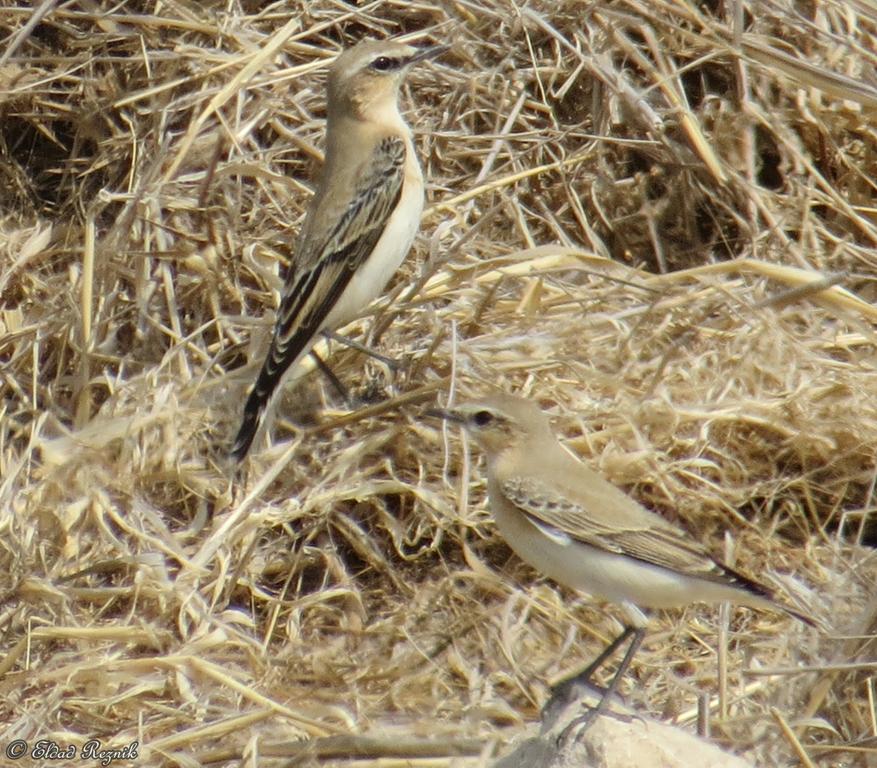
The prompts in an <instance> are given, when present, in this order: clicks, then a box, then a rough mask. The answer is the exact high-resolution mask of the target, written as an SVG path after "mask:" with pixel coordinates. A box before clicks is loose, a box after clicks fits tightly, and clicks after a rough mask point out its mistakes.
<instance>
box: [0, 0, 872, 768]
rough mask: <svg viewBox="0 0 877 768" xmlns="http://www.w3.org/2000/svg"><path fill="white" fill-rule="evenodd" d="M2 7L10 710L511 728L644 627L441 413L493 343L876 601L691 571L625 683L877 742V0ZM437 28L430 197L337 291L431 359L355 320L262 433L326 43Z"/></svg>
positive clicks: (247, 754)
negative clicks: (710, 605) (359, 287)
mask: <svg viewBox="0 0 877 768" xmlns="http://www.w3.org/2000/svg"><path fill="white" fill-rule="evenodd" d="M242 8H243V9H242ZM0 30H2V32H0V35H2V38H3V42H2V49H0V210H2V218H0V362H2V365H0V387H2V395H3V397H2V402H0V475H2V477H0V574H2V575H0V588H2V594H3V601H2V604H0V627H2V654H3V656H2V659H0V686H2V694H0V702H2V703H0V734H2V737H0V738H2V740H3V741H4V743H8V742H9V741H10V740H11V739H14V738H21V739H25V740H29V741H35V740H36V739H38V738H44V739H54V740H55V741H57V742H59V743H60V744H66V743H71V744H74V745H80V746H81V745H82V744H83V743H84V742H85V741H87V740H88V739H90V738H97V739H100V740H101V741H102V742H104V744H105V745H106V746H121V745H124V744H127V743H129V742H131V741H135V740H136V741H138V742H139V743H140V745H141V756H142V757H141V760H142V761H144V762H143V764H149V765H158V764H162V765H169V764H173V765H183V766H189V765H238V764H246V765H256V764H258V765H260V766H275V765H277V766H280V765H289V764H291V762H290V761H299V762H295V763H294V764H321V765H353V764H366V763H368V764H375V761H377V760H383V762H381V763H380V764H382V765H402V764H404V765H430V766H434V765H452V764H453V765H480V764H484V760H485V759H486V758H485V757H484V755H487V754H489V752H490V748H491V747H490V744H491V741H492V740H497V742H498V743H499V744H502V743H503V742H506V741H508V740H509V739H511V738H513V737H514V736H515V735H516V734H517V733H518V732H519V731H520V729H521V728H522V727H523V726H524V725H525V724H527V723H530V722H532V721H534V720H535V719H536V717H537V715H538V710H539V707H540V706H541V704H542V703H543V702H544V700H545V697H546V691H547V686H548V685H549V684H550V683H551V682H552V681H555V680H557V679H558V678H559V677H560V676H562V675H563V674H564V673H565V672H568V671H569V670H571V669H573V668H575V667H577V666H578V665H580V664H582V663H583V662H584V661H585V660H587V659H588V658H589V657H591V656H592V655H593V654H594V653H595V652H596V651H597V650H598V649H599V647H600V645H601V644H602V643H603V642H605V640H606V638H607V637H609V636H611V635H612V634H613V633H614V632H615V629H616V626H617V622H616V620H615V618H613V614H612V612H611V610H606V609H605V608H604V607H603V606H601V605H598V604H595V603H594V602H593V601H591V600H589V599H587V598H585V597H583V596H579V595H573V594H568V593H565V592H563V591H562V590H560V589H558V588H556V587H555V586H553V585H551V584H550V583H547V582H545V581H544V580H542V579H540V578H539V576H538V574H535V573H533V572H531V571H530V570H528V569H527V568H526V567H524V566H523V565H521V564H520V563H519V562H518V561H517V560H515V559H514V558H512V557H511V556H510V552H509V550H508V548H507V547H506V545H505V544H504V543H503V542H501V541H500V540H498V538H497V536H496V534H495V532H494V529H493V526H492V524H491V522H490V519H489V517H488V515H487V513H486V511H485V507H484V488H483V486H482V485H480V484H479V483H478V482H476V480H475V478H477V477H480V476H481V473H476V472H474V471H471V470H472V469H473V467H472V462H474V461H477V458H474V457H473V458H468V457H467V456H466V455H464V453H463V447H462V445H461V443H460V442H459V440H458V438H457V435H456V434H455V433H454V432H453V431H451V432H449V433H443V432H442V431H441V426H440V425H437V424H433V423H430V422H426V421H423V420H422V419H420V418H419V413H420V411H421V410H422V408H423V407H424V406H425V405H427V404H434V403H435V401H436V399H437V398H438V399H440V400H442V401H444V400H446V399H447V398H448V397H449V396H451V395H452V396H453V397H456V398H464V397H467V396H470V395H472V394H475V393H480V392H483V391H484V390H485V389H487V388H489V387H491V386H500V387H502V388H504V389H507V390H511V391H519V392H523V393H526V394H530V395H532V396H534V397H537V398H538V399H539V400H540V402H542V404H543V405H544V406H545V407H546V408H548V409H549V410H550V411H551V413H552V414H554V416H555V417H556V426H557V428H558V429H559V430H560V431H561V433H562V434H563V435H564V438H565V440H566V442H567V444H568V445H569V446H570V447H571V448H572V449H573V450H574V451H576V452H577V453H578V454H579V455H581V456H582V457H583V458H584V459H585V460H588V461H590V462H592V463H593V464H594V466H596V467H598V468H599V469H600V470H601V471H602V472H603V473H605V475H606V476H607V477H609V478H611V479H612V480H613V481H615V482H617V483H619V484H621V485H623V486H624V487H626V488H628V489H629V490H630V492H631V493H632V494H634V495H635V496H636V497H637V498H638V499H640V500H642V501H643V502H644V503H646V504H648V505H650V506H651V507H652V508H654V509H656V510H658V511H660V512H661V513H662V514H665V515H667V516H668V518H671V519H673V520H676V521H679V522H680V523H681V524H684V525H685V526H687V527H688V528H689V530H691V531H692V532H694V533H695V534H696V535H697V536H698V537H700V538H703V539H704V540H706V541H710V542H713V544H714V546H715V548H716V554H721V555H725V556H730V557H733V558H734V559H735V560H736V563H737V565H738V566H739V567H740V568H743V569H745V570H749V571H751V572H753V573H755V574H758V575H760V576H762V577H764V578H768V577H769V575H770V574H771V573H775V574H785V576H782V577H780V576H779V575H778V576H777V579H778V580H779V581H780V583H781V585H782V586H783V588H784V589H785V590H786V592H787V593H788V595H789V598H790V599H792V600H795V601H798V602H799V603H801V604H802V605H805V606H808V607H809V608H810V609H812V610H813V611H814V612H815V613H816V614H817V615H819V616H821V617H822V618H824V619H826V620H828V621H830V622H831V624H832V626H833V627H834V630H835V632H836V634H837V635H840V636H842V639H841V640H838V639H836V638H835V637H830V638H820V637H819V636H817V635H815V634H814V633H812V632H810V631H808V630H805V629H803V628H801V627H798V626H796V625H795V624H794V623H792V622H791V621H789V620H787V619H786V618H784V617H782V616H774V615H769V614H762V613H753V612H749V611H744V610H739V611H732V612H730V613H729V614H728V615H729V616H730V624H729V625H727V626H726V625H725V624H724V623H723V622H722V621H721V618H720V617H719V625H718V626H717V623H716V622H717V616H718V612H713V611H710V610H708V609H704V608H702V607H692V608H691V609H690V610H686V611H685V612H671V613H667V614H663V613H659V614H657V615H656V616H655V618H654V626H653V632H652V633H651V634H650V635H649V637H648V639H647V641H646V646H645V649H644V652H643V654H642V656H641V657H640V660H639V662H638V664H636V665H635V668H634V670H633V674H632V677H631V679H630V680H629V683H628V685H627V686H626V690H625V694H626V696H627V698H628V700H629V701H630V702H631V703H632V704H633V705H634V706H635V707H637V708H638V709H639V710H640V711H643V712H645V713H650V714H653V715H657V716H659V717H662V718H666V719H674V718H675V719H676V721H677V722H680V723H682V724H683V725H686V726H687V725H688V724H691V723H693V721H694V720H695V719H696V717H697V710H698V706H697V705H698V699H699V698H701V694H702V693H703V692H707V693H708V694H709V695H710V696H711V697H712V698H711V700H710V704H709V705H707V706H703V707H701V711H702V712H705V711H709V712H710V713H711V715H710V716H711V723H710V729H711V733H712V736H713V738H715V739H717V740H718V741H719V742H720V743H721V744H723V745H725V746H727V747H728V748H730V749H732V750H734V751H737V752H739V753H741V754H745V755H747V756H749V757H750V758H752V759H753V760H755V761H757V762H759V764H763V765H783V764H789V763H790V762H791V761H800V762H802V763H804V762H807V761H809V763H810V764H814V765H854V764H862V765H864V764H866V763H867V761H868V760H869V759H870V760H873V759H874V754H875V752H874V743H875V738H877V715H875V708H874V695H873V691H874V665H873V662H871V661H869V660H871V659H873V658H874V646H873V643H872V640H873V633H874V632H875V605H877V603H875V601H874V590H873V583H874V576H875V568H874V560H873V556H872V548H873V545H874V542H875V538H877V529H875V525H874V518H873V515H874V507H875V500H874V487H875V477H877V474H875V465H874V452H875V446H877V406H875V397H874V392H875V391H877V373H875V366H874V359H875V343H877V338H875V334H874V324H875V319H877V318H875V309H874V306H873V304H872V302H873V301H874V298H875V295H877V291H875V283H874V278H875V267H877V259H875V256H874V254H875V253H877V251H875V247H877V217H875V206H874V199H875V194H874V181H873V180H874V179H875V178H877V137H875V125H877V122H875V112H874V110H875V104H877V91H875V85H877V84H875V82H874V79H873V73H874V71H875V69H874V67H875V59H877V54H875V53H874V52H875V50H877V46H875V35H877V14H875V11H874V8H873V4H872V3H867V2H855V3H847V2H835V1H834V0H829V1H828V2H826V3H821V4H815V5H801V4H789V3H782V2H778V3H757V4H755V3H739V4H734V3H731V4H721V3H711V2H704V3H702V4H694V3H691V2H686V0H673V1H671V2H669V3H654V2H653V3H641V2H638V0H617V1H613V2H609V3H601V4H592V5H589V4H585V3H580V2H564V3H558V2H555V1H554V0H531V2H528V3H513V2H510V1H507V0H484V1H483V2H478V3H475V2H469V0H456V1H455V2H445V3H438V2H414V3H410V2H392V1H390V0H387V1H386V2H380V1H376V2H371V3H365V4H361V5H359V6H356V5H354V4H346V3H340V2H329V1H328V0H327V1H326V2H313V3H311V2H308V3H305V2H300V1H294V2H289V3H275V4H270V5H263V4H256V3H242V4H234V3H231V4H203V3H196V2H191V1H190V0H180V1H177V2H172V3H162V4H155V3H152V4H150V3H140V2H123V3H110V2H104V1H103V0H96V1H95V2H87V3H86V2H83V3H72V4H59V3H55V2H43V3H37V4H35V5H34V6H31V5H29V4H24V3H21V4H18V5H14V6H13V5H10V4H5V5H4V7H3V8H2V9H0ZM403 34H404V35H407V39H409V40H412V41H414V42H426V41H429V40H447V41H450V42H452V43H453V44H454V50H453V52H452V53H451V54H450V55H449V56H447V57H446V58H445V60H444V61H442V62H440V63H438V64H437V65H436V66H434V67H431V68H428V69H424V70H422V71H418V72H415V73H413V74H412V76H411V78H410V90H411V92H412V93H413V94H416V99H412V100H409V102H408V103H410V104H416V107H417V108H416V113H414V112H412V114H411V121H412V123H413V124H414V125H416V128H417V145H418V147H419V150H420V152H421V154H422V158H423V162H424V166H425V169H426V172H427V176H428V178H429V179H430V180H431V190H430V207H429V208H428V211H427V215H426V216H425V219H424V225H423V229H422V235H421V237H420V239H419V241H418V243H417V245H416V248H415V253H414V255H413V256H412V258H411V259H410V260H409V262H408V263H407V264H406V266H405V267H404V268H403V271H402V274H401V275H400V276H399V279H398V281H397V282H396V283H395V287H394V289H393V291H392V301H390V302H384V303H382V304H381V305H380V306H379V307H377V309H376V310H375V311H374V313H373V314H372V315H370V316H369V317H366V318H364V319H363V321H362V322H360V323H357V324H354V326H352V327H351V328H350V329H348V330H349V333H351V334H352V335H362V334H365V336H364V337H365V338H366V339H367V340H368V341H369V342H370V343H372V344H374V345H376V346H377V347H378V348H380V350H381V351H382V352H384V353H386V354H391V355H395V356H396V357H398V359H399V360H400V361H402V365H401V367H400V368H399V370H398V371H395V372H394V371H389V370H386V369H384V368H381V367H380V366H377V365H376V364H375V363H373V362H371V361H368V360H365V359H363V357H362V356H361V355H359V354H357V353H354V352H351V351H348V350H343V349H333V350H331V353H332V355H331V362H332V365H333V367H334V369H335V371H336V372H337V373H338V375H339V376H340V377H341V378H342V380H344V381H346V382H348V383H349V384H350V385H351V386H352V387H353V388H354V391H355V394H356V395H358V396H359V397H361V398H363V399H364V400H365V401H367V402H368V403H369V404H368V405H367V407H364V408H363V409H362V410H360V411H358V412H356V413H354V414H348V413H346V412H344V411H343V410H341V409H339V407H338V403H337V402H336V401H335V400H334V399H333V396H332V392H331V390H327V389H326V387H325V386H324V384H323V382H322V381H320V380H319V379H318V378H316V377H314V376H308V377H307V378H305V379H303V380H302V381H301V382H300V383H299V384H298V385H296V386H292V387H289V388H288V392H289V395H288V397H286V398H285V400H284V401H283V402H281V404H280V407H279V409H278V420H277V427H276V429H275V432H274V438H275V443H274V447H272V448H271V449H270V450H266V449H264V445H263V446H261V447H260V448H259V449H258V450H256V451H255V455H254V456H253V458H252V461H250V462H249V463H248V464H247V465H246V472H245V473H244V474H243V475H241V476H238V477H232V475H231V474H230V469H229V466H228V464H227V462H226V459H225V450H226V449H227V446H228V443H229V440H230V438H231V435H232V432H233V430H234V428H235V426H236V423H237V419H238V418H239V408H240V404H241V402H242V396H243V393H244V391H245V388H246V386H247V385H248V384H249V382H250V381H251V380H252V377H253V375H254V366H255V365H256V364H257V362H258V360H259V359H260V350H261V349H263V348H264V344H265V341H266V336H267V333H268V332H269V328H270V327H271V310H272V308H273V307H274V306H275V302H276V292H277V289H278V287H279V285H280V279H279V277H278V275H279V270H280V268H281V264H280V263H279V262H280V258H279V254H282V253H283V252H284V250H283V248H282V247H280V246H279V244H282V243H284V242H286V241H288V240H290V238H292V237H293V236H294V233H295V232H296V229H297V226H298V223H299V222H300V218H301V214H302V211H303V208H304V206H305V204H306V202H307V198H308V192H307V190H308V180H309V179H310V178H312V176H313V173H314V172H315V170H316V169H317V168H318V165H319V158H320V149H321V148H320V137H321V131H322V118H323V116H324V103H323V95H322V89H323V83H324V77H325V64H326V62H327V61H329V60H330V59H331V57H332V56H333V55H334V54H335V53H336V52H337V51H338V50H339V48H340V47H341V46H342V45H347V44H350V43H352V42H354V41H355V40H357V39H359V38H360V37H362V36H372V37H384V36H389V35H403ZM723 536H727V539H726V540H723ZM723 547H724V549H723ZM723 615H724V614H723ZM717 657H719V658H721V659H722V660H723V664H722V669H723V672H722V674H721V675H719V676H718V677H717V662H716V660H717ZM423 739H429V740H430V743H429V744H424V743H423ZM303 743H304V744H305V745H304V746H303ZM461 755H462V756H464V757H460V756H461ZM308 761H309V762H308Z"/></svg>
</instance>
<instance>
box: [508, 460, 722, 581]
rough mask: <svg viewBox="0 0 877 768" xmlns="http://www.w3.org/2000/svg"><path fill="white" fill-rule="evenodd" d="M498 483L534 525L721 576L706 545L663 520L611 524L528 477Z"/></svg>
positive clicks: (654, 560)
mask: <svg viewBox="0 0 877 768" xmlns="http://www.w3.org/2000/svg"><path fill="white" fill-rule="evenodd" d="M500 485H501V488H502V491H503V493H504V494H505V496H506V497H507V498H508V499H509V501H511V502H512V503H514V504H515V506H517V507H518V509H520V510H521V511H522V512H523V513H524V514H525V515H526V516H527V517H529V518H530V519H531V520H532V521H533V522H534V524H536V525H538V526H540V527H545V526H548V527H549V528H551V529H553V530H555V531H557V532H558V534H559V535H560V536H563V535H565V536H568V537H570V538H572V539H575V540H577V541H580V542H582V543H583V544H588V545H590V546H592V547H596V548H597V549H602V550H603V551H605V552H611V553H614V554H619V555H626V556H627V557H633V558H636V559H637V560H641V561H642V562H645V563H649V564H651V565H657V566H660V567H662V568H667V569H669V570H672V571H680V572H682V573H687V574H690V575H692V576H698V577H700V578H704V579H709V580H716V581H722V582H725V581H727V576H726V575H725V569H724V568H722V567H721V566H720V565H719V564H717V563H716V561H715V560H713V558H712V557H711V556H710V554H709V552H708V551H707V550H706V549H704V548H703V547H701V546H700V545H699V544H698V543H697V542H693V541H688V540H686V539H685V534H684V533H683V532H682V531H677V530H676V529H674V528H673V527H672V526H670V525H669V524H665V523H660V522H659V523H657V524H656V525H655V526H644V525H636V524H630V525H624V524H619V525H611V524H610V523H609V522H607V521H605V515H602V514H600V512H598V511H593V512H589V510H588V509H587V507H586V506H585V502H583V501H582V500H580V499H570V498H568V497H566V496H564V495H562V494H560V493H558V492H557V491H556V490H554V489H552V488H551V487H549V486H548V485H547V484H546V483H544V482H542V481H540V480H538V479H536V478H533V477H513V478H510V479H508V480H506V481H505V482H503V483H501V484H500ZM619 493H620V491H619Z"/></svg>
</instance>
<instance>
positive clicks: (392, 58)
mask: <svg viewBox="0 0 877 768" xmlns="http://www.w3.org/2000/svg"><path fill="white" fill-rule="evenodd" d="M448 47H449V46H446V45H435V46H432V47H429V48H415V47H414V46H411V45H405V44H404V43H394V42H390V41H383V42H378V41H373V40H367V41H365V42H362V43H359V44H358V45H355V46H354V47H353V48H350V49H348V50H346V51H344V53H342V54H341V55H340V56H339V57H338V58H337V59H336V60H335V63H334V64H333V65H332V69H331V70H330V72H329V112H330V114H331V113H333V112H334V113H336V114H347V115H351V116H355V117H358V118H359V119H362V120H374V119H375V118H380V116H381V114H382V113H383V112H384V111H386V110H393V111H395V110H396V96H397V94H398V92H399V86H400V85H401V84H402V80H404V79H405V75H406V74H407V72H408V70H409V69H410V68H411V66H412V65H413V64H416V63H417V62H419V61H426V60H427V59H432V58H435V57H436V56H438V55H440V54H442V53H444V52H445V51H446V50H448Z"/></svg>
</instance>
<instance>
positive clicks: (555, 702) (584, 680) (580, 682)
mask: <svg viewBox="0 0 877 768" xmlns="http://www.w3.org/2000/svg"><path fill="white" fill-rule="evenodd" d="M634 631H635V630H634V628H633V627H630V626H626V627H624V629H623V630H622V632H621V634H619V635H618V636H617V637H616V638H615V639H614V640H613V641H612V642H611V643H609V645H607V646H606V647H605V648H604V649H603V651H602V652H601V653H600V655H599V656H597V658H596V659H594V660H593V661H592V662H591V663H590V664H588V666H587V667H585V668H584V669H581V670H579V671H578V672H573V673H572V674H571V675H568V676H567V677H565V678H564V679H563V680H561V681H560V682H559V683H558V684H557V685H555V686H554V687H553V688H552V689H551V698H549V699H548V701H547V702H546V703H545V706H544V707H543V708H542V732H543V733H545V732H547V731H549V730H551V728H552V726H553V725H554V722H555V720H556V719H557V718H558V716H559V715H560V714H561V713H562V712H563V710H564V709H566V707H567V706H568V705H569V704H570V703H571V702H573V701H575V700H576V699H578V698H579V696H580V695H581V694H580V693H579V689H580V686H587V685H588V683H590V682H591V678H592V677H593V676H594V673H595V672H596V671H597V670H598V669H600V667H602V666H603V664H605V663H606V661H607V660H608V659H610V658H612V656H614V655H615V652H616V651H617V650H618V649H619V648H620V647H621V646H622V645H624V643H625V642H627V639H628V638H629V637H630V636H631V635H632V634H633V633H634ZM601 690H602V689H601Z"/></svg>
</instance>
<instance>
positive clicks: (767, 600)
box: [716, 562, 821, 629]
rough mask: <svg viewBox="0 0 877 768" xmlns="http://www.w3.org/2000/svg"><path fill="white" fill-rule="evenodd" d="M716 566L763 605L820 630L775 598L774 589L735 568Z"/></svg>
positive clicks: (802, 614) (807, 617)
mask: <svg viewBox="0 0 877 768" xmlns="http://www.w3.org/2000/svg"><path fill="white" fill-rule="evenodd" d="M716 565H717V566H718V567H719V568H720V569H721V570H722V572H723V573H724V575H725V576H726V577H727V578H728V580H729V581H731V582H732V583H733V584H734V585H735V586H736V587H738V588H740V589H742V590H745V591H746V592H749V593H750V594H751V595H753V596H755V597H757V598H758V599H759V600H761V601H764V604H769V605H770V606H772V607H773V608H777V609H779V610H781V611H783V613H787V614H789V616H792V617H794V618H796V619H797V620H798V621H801V622H803V623H804V624H807V625H808V626H810V627H815V628H816V629H821V626H820V624H819V622H818V621H816V619H814V618H813V617H812V616H810V615H808V614H806V613H803V612H801V611H798V610H796V609H794V608H791V607H790V606H788V605H786V604H785V602H784V601H782V600H779V599H778V598H777V592H776V590H774V589H771V588H770V587H768V586H766V585H764V584H762V583H761V582H759V581H755V579H752V578H750V577H749V576H746V575H745V574H743V573H741V572H740V571H738V570H736V569H735V568H731V567H730V566H728V565H725V564H724V563H719V562H717V563H716Z"/></svg>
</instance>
